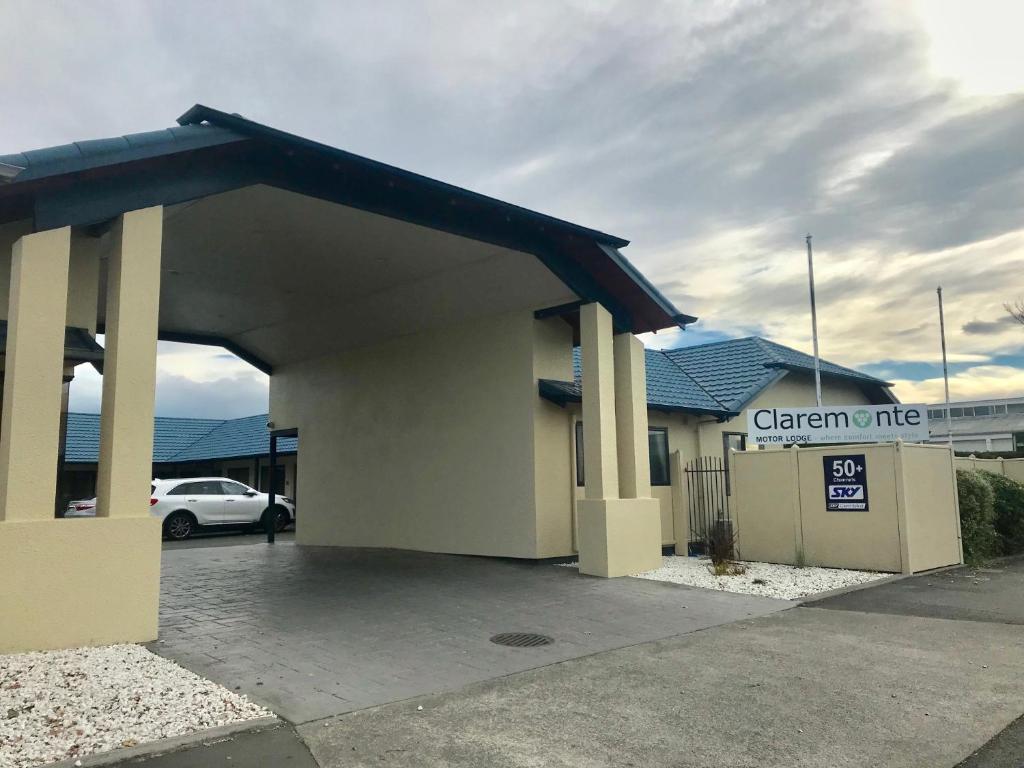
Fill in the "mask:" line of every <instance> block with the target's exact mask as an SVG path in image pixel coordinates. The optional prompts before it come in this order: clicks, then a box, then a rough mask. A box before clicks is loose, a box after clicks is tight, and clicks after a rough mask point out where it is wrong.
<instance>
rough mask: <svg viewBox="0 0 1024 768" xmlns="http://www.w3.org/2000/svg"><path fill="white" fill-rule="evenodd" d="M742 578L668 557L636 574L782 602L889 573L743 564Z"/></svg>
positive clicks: (704, 563)
mask: <svg viewBox="0 0 1024 768" xmlns="http://www.w3.org/2000/svg"><path fill="white" fill-rule="evenodd" d="M739 564H740V565H742V566H744V568H745V571H744V573H742V574H737V575H730V576H715V575H714V574H712V573H711V571H710V570H709V567H710V565H711V561H710V560H708V558H706V557H681V556H679V555H668V556H665V557H663V558H662V566H661V568H657V569H655V570H653V571H645V572H644V573H635V574H633V576H634V577H636V578H638V579H650V580H651V581H670V582H672V583H674V584H686V585H688V586H691V587H702V588H704V589H717V590H720V591H722V592H737V593H739V594H743V595H758V596H760V597H776V598H779V599H781V600H797V599H799V598H801V597H807V596H808V595H816V594H818V593H819V592H829V591H830V590H833V589H840V588H841V587H850V586H853V585H855V584H865V583H867V582H869V581H876V580H878V579H884V578H885V577H886V576H891V575H892V574H890V573H877V572H875V571H849V570H844V569H842V568H817V567H813V566H807V567H805V568H797V567H796V566H793V565H779V564H777V563H757V562H749V561H742V562H740V563H739ZM558 565H560V566H565V567H568V568H577V567H578V566H579V564H578V563H576V562H572V563H559V564H558Z"/></svg>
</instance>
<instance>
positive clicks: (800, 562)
mask: <svg viewBox="0 0 1024 768" xmlns="http://www.w3.org/2000/svg"><path fill="white" fill-rule="evenodd" d="M793 559H794V560H795V562H794V563H793V565H795V566H796V567H797V568H806V567H807V553H806V552H805V551H804V545H803V544H797V545H796V557H795V558H793Z"/></svg>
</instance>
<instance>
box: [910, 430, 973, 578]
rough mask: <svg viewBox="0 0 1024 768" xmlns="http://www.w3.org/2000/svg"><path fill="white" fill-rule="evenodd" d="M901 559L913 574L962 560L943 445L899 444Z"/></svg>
mask: <svg viewBox="0 0 1024 768" xmlns="http://www.w3.org/2000/svg"><path fill="white" fill-rule="evenodd" d="M899 451H900V454H901V457H902V462H903V478H904V480H903V489H902V490H903V494H904V496H905V504H906V529H907V536H906V544H905V547H904V549H905V553H904V554H905V556H907V557H908V558H909V561H910V570H911V571H913V572H915V573H916V572H918V571H927V570H930V569H932V568H940V567H942V566H944V565H949V564H951V563H958V562H960V561H961V560H962V559H963V549H962V546H961V539H960V509H959V505H958V501H957V493H956V478H955V476H954V469H953V462H952V454H951V453H950V451H949V449H948V448H946V447H945V446H932V445H902V446H900V448H899Z"/></svg>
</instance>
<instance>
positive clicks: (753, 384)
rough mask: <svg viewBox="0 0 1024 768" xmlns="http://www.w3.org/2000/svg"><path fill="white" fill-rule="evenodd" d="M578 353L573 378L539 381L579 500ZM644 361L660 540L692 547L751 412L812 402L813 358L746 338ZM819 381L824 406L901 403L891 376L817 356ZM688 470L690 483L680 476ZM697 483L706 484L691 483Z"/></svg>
mask: <svg viewBox="0 0 1024 768" xmlns="http://www.w3.org/2000/svg"><path fill="white" fill-rule="evenodd" d="M580 358H581V356H580V353H579V350H576V353H575V356H574V376H573V379H572V380H571V381H569V380H551V379H541V380H540V382H539V390H540V394H541V396H542V397H543V398H544V399H546V400H548V401H549V402H551V403H554V404H556V405H559V406H561V407H563V408H564V409H565V412H566V413H565V414H564V415H563V416H562V418H563V420H565V422H566V426H565V427H564V428H563V434H564V435H565V436H566V437H565V438H563V440H562V441H561V442H559V443H558V444H557V447H555V448H554V451H556V452H558V451H568V450H569V448H568V446H565V440H569V441H571V445H572V449H571V455H572V459H573V478H574V479H573V481H572V482H573V484H574V486H575V488H574V491H573V494H572V495H573V498H574V499H576V500H579V499H581V498H583V493H584V487H585V480H586V472H585V469H586V463H585V460H584V439H583V435H584V430H583V418H582V411H581V409H580V405H579V404H580V402H581V401H582V394H583V391H582V379H581V373H582V365H581V359H580ZM645 359H646V372H647V407H648V412H647V421H648V443H649V455H650V480H651V492H652V495H653V496H654V498H656V499H657V500H658V504H659V511H660V514H661V536H662V545H663V546H666V547H667V546H674V547H675V548H676V549H677V551H680V552H686V551H687V550H688V549H691V548H692V546H693V545H694V544H698V543H699V542H700V539H701V538H702V536H703V533H704V531H703V530H702V529H701V525H702V524H703V523H705V522H706V521H707V520H708V519H710V518H712V517H713V516H714V515H716V514H717V513H718V510H717V509H716V510H711V509H706V508H705V507H706V506H707V505H708V504H717V505H719V507H720V508H722V509H725V508H727V507H728V504H729V499H728V496H729V492H730V488H729V477H728V455H729V450H730V449H736V450H744V449H745V448H746V438H747V423H746V418H747V417H746V410H747V409H748V408H773V407H774V408H792V407H802V406H813V405H815V402H816V399H815V388H814V358H813V357H812V356H810V355H807V354H805V353H803V352H800V351H798V350H795V349H792V348H790V347H786V346H783V345H781V344H776V343H775V342H772V341H768V340H767V339H762V338H759V337H749V338H742V339H730V340H727V341H720V342H714V343H710V344H699V345H695V346H690V347H680V348H678V349H670V350H654V349H648V350H645ZM821 384H822V401H823V402H824V403H825V404H832V405H860V404H884V403H894V402H898V401H897V400H896V398H895V396H894V395H893V394H892V392H891V391H890V386H891V385H890V383H889V382H886V381H882V380H881V379H878V378H875V377H874V376H869V375H868V374H865V373H861V372H860V371H856V370H854V369H852V368H846V367H844V366H840V365H836V364H835V363H830V362H828V361H827V360H822V361H821ZM674 456H675V459H673V457H674ZM698 458H699V459H702V460H703V461H702V462H695V461H694V460H695V459H698ZM688 470H689V471H690V473H691V478H690V479H691V480H692V482H689V483H688V482H687V478H684V477H681V475H682V474H685V473H686V472H687V471H688ZM696 483H706V485H707V486H708V487H707V488H704V487H700V488H693V487H692V486H693V485H695V484H696ZM688 486H691V487H688Z"/></svg>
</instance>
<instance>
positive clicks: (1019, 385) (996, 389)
mask: <svg viewBox="0 0 1024 768" xmlns="http://www.w3.org/2000/svg"><path fill="white" fill-rule="evenodd" d="M893 383H894V384H895V385H896V386H895V391H896V393H897V394H898V396H899V397H900V399H901V400H903V402H910V403H922V402H923V403H940V402H943V401H944V400H945V394H944V390H943V381H942V378H941V377H938V378H931V379H923V380H921V381H909V380H902V381H896V382H893ZM1021 392H1024V369H1022V368H1011V367H1008V366H1004V365H979V366H975V367H973V368H968V369H966V370H964V371H961V372H960V373H958V374H956V375H955V376H950V378H949V396H950V400H952V401H957V400H980V399H985V398H999V397H1020V394H1021Z"/></svg>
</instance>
